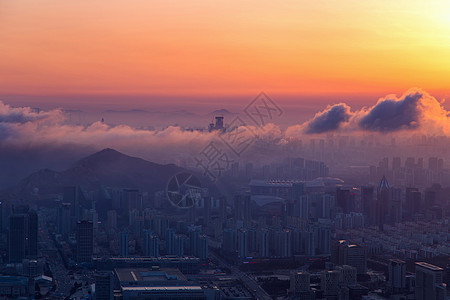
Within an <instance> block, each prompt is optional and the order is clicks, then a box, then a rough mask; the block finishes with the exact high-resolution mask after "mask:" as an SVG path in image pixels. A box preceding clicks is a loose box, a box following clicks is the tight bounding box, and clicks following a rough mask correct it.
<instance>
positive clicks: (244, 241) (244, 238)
mask: <svg viewBox="0 0 450 300" xmlns="http://www.w3.org/2000/svg"><path fill="white" fill-rule="evenodd" d="M237 240H238V256H239V258H245V257H248V231H247V229H241V230H239V231H238V234H237Z"/></svg>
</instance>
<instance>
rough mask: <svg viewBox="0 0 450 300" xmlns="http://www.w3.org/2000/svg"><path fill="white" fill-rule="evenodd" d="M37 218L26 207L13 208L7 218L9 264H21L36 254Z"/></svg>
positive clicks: (34, 213) (33, 212)
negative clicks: (23, 260)
mask: <svg viewBox="0 0 450 300" xmlns="http://www.w3.org/2000/svg"><path fill="white" fill-rule="evenodd" d="M37 239H38V217H37V214H36V212H35V211H33V210H30V211H29V210H28V206H16V207H13V215H11V216H10V217H9V234H8V256H9V261H10V262H21V261H22V259H24V258H34V257H36V256H37V254H38V241H37Z"/></svg>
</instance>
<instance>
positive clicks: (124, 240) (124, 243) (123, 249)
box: [120, 230, 128, 257]
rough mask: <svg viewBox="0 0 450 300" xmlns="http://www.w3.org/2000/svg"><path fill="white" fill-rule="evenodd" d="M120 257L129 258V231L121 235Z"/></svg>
mask: <svg viewBox="0 0 450 300" xmlns="http://www.w3.org/2000/svg"><path fill="white" fill-rule="evenodd" d="M120 256H122V257H128V231H126V230H125V231H122V232H121V233H120Z"/></svg>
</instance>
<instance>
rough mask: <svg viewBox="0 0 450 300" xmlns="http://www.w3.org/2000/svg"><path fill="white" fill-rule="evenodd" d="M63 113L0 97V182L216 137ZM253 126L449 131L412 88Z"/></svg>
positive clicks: (269, 134) (307, 131)
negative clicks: (97, 154)
mask: <svg viewBox="0 0 450 300" xmlns="http://www.w3.org/2000/svg"><path fill="white" fill-rule="evenodd" d="M64 116H65V115H64V113H63V111H62V110H48V111H42V110H38V109H32V108H29V107H12V106H9V105H6V104H4V103H3V102H1V101H0V168H1V169H2V170H11V171H8V172H6V173H5V172H3V173H1V172H0V173H1V174H0V181H1V182H3V183H0V186H1V185H4V184H8V183H9V182H8V181H11V182H13V181H17V180H18V179H20V178H22V177H24V176H26V175H28V174H29V173H30V172H31V171H33V170H37V169H40V168H45V167H49V168H54V169H60V170H61V169H64V168H67V167H69V166H68V165H67V164H68V163H69V162H70V163H74V162H75V161H76V160H78V159H80V158H82V157H83V156H85V155H88V154H91V153H93V152H94V151H97V150H101V149H103V148H107V147H109V148H114V149H117V150H118V151H122V152H124V153H126V154H129V155H134V156H139V157H142V158H144V159H147V160H150V161H154V162H159V163H174V162H177V160H178V159H189V158H191V159H192V158H193V157H194V156H195V155H197V154H198V153H199V152H200V151H201V150H202V149H203V148H204V147H205V146H206V145H208V144H209V142H211V141H213V140H218V139H217V133H214V132H212V133H210V132H208V131H207V130H204V131H199V130H183V129H182V128H180V127H178V126H169V127H167V128H165V129H161V130H150V129H136V128H133V127H131V126H127V125H116V126H112V125H108V124H106V123H103V122H95V123H92V124H90V125H70V124H68V123H67V122H65V119H64ZM252 130H253V131H254V132H257V133H258V138H259V139H263V140H266V141H267V142H269V143H273V144H274V145H280V144H283V143H288V142H289V141H290V140H291V139H292V138H302V137H305V136H307V135H314V134H325V133H332V132H355V133H356V132H363V133H364V132H375V133H376V132H378V133H382V134H384V133H390V132H398V131H412V132H417V131H424V132H426V133H433V134H446V135H449V134H450V120H449V112H448V111H447V110H445V108H444V107H443V106H442V104H441V103H440V102H439V101H438V100H436V99H435V98H434V97H432V96H431V95H429V94H428V93H427V92H425V91H423V90H420V89H411V90H409V91H407V92H406V93H405V94H403V95H402V96H400V97H396V96H394V95H389V96H386V97H385V98H382V99H380V100H379V101H378V102H377V103H376V104H375V105H374V106H372V107H368V108H363V109H360V110H355V111H352V110H351V108H350V106H348V105H347V104H345V103H338V104H335V105H330V106H328V107H327V108H326V109H325V110H323V111H322V112H319V113H317V114H316V115H315V116H314V117H313V118H312V119H311V120H309V121H307V122H305V123H303V124H297V125H293V126H290V127H288V128H287V129H286V130H281V129H280V127H279V126H277V125H274V124H267V125H266V126H265V128H264V129H263V130H258V129H257V128H252ZM21 170H22V171H21ZM2 174H3V175H2ZM5 174H6V175H5ZM2 176H3V177H2Z"/></svg>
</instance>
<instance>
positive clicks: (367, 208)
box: [361, 185, 375, 225]
mask: <svg viewBox="0 0 450 300" xmlns="http://www.w3.org/2000/svg"><path fill="white" fill-rule="evenodd" d="M373 191H374V189H373V186H371V185H369V186H362V187H361V206H362V211H363V214H364V218H365V221H366V225H372V224H374V222H375V220H373V216H372V214H371V211H372V210H373V207H374V197H373Z"/></svg>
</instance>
